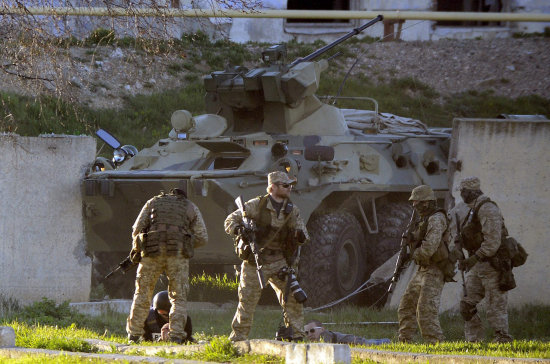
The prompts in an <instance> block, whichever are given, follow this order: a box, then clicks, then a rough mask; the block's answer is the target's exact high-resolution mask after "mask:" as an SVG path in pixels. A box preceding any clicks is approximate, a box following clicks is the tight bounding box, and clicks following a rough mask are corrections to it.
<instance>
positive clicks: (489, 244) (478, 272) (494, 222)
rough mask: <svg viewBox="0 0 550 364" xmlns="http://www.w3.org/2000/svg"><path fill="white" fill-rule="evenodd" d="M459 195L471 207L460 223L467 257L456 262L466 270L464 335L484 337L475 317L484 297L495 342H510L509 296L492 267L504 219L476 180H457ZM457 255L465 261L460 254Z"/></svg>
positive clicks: (462, 311)
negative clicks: (492, 259)
mask: <svg viewBox="0 0 550 364" xmlns="http://www.w3.org/2000/svg"><path fill="white" fill-rule="evenodd" d="M459 189H460V196H461V197H462V199H463V200H464V202H465V203H466V204H467V205H468V207H469V208H470V212H469V213H468V215H467V217H466V219H465V220H464V221H463V223H462V229H461V232H462V234H461V235H462V236H461V244H460V245H461V247H462V248H463V249H465V250H466V251H467V252H468V255H469V257H468V258H466V259H461V260H459V268H460V269H462V270H465V271H467V274H466V284H465V292H464V295H463V298H462V300H461V302H460V313H461V314H462V317H463V318H464V335H465V337H466V340H468V341H480V340H483V338H484V329H483V326H482V324H481V320H480V318H479V315H478V314H477V305H478V303H480V302H481V300H482V299H483V298H485V299H486V301H487V302H486V303H487V321H488V323H489V326H491V328H492V329H493V330H494V331H495V341H497V342H509V341H511V340H512V337H511V336H510V335H509V333H508V293H507V292H504V291H502V290H501V289H500V288H499V281H500V277H501V274H500V272H499V271H498V270H497V269H496V268H495V267H493V265H491V262H490V260H491V257H493V256H495V255H496V253H497V251H498V249H499V247H500V245H501V240H502V232H503V224H504V223H503V218H502V214H501V212H500V209H499V208H498V206H497V205H496V204H495V203H494V202H492V201H491V200H490V199H489V198H488V197H487V196H485V195H484V194H483V192H481V183H480V180H479V178H477V177H466V178H464V179H462V180H461V181H460V185H459ZM457 255H459V256H461V257H462V258H464V255H463V252H462V251H459V252H457Z"/></svg>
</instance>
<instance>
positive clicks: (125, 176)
mask: <svg viewBox="0 0 550 364" xmlns="http://www.w3.org/2000/svg"><path fill="white" fill-rule="evenodd" d="M321 53H322V52H321ZM321 53H320V52H316V53H315V54H317V55H318V54H321ZM285 55H286V53H285V49H284V47H282V46H276V47H271V48H269V49H268V50H266V51H265V52H264V53H263V59H264V62H265V65H264V66H263V67H259V68H256V69H252V70H250V71H249V70H247V69H245V68H243V67H235V68H233V69H228V70H226V71H221V72H214V73H212V74H211V75H209V76H206V77H205V80H204V81H205V88H206V91H207V94H206V110H207V112H208V113H207V114H204V115H198V116H195V117H192V116H191V114H190V113H189V112H187V111H184V110H180V111H176V112H175V113H174V114H173V115H172V120H171V122H172V126H173V129H172V131H171V132H170V135H169V136H168V138H166V139H162V140H159V141H158V142H156V143H155V144H154V145H153V146H151V147H150V148H146V149H143V150H141V151H139V152H137V153H135V152H134V150H133V149H132V148H130V146H122V147H121V146H120V143H119V142H118V141H117V140H116V139H115V138H114V137H112V136H110V135H109V134H108V133H106V132H105V131H101V133H98V136H100V137H101V138H102V139H103V140H104V141H106V142H107V143H108V144H109V145H111V146H112V147H113V148H114V149H115V158H114V160H113V162H111V161H108V160H106V159H105V158H99V159H98V160H96V161H95V163H94V165H93V166H92V167H91V168H90V171H89V173H88V174H87V176H86V178H85V179H84V181H83V184H82V192H83V200H84V216H85V221H86V233H87V243H88V249H89V250H90V252H91V254H92V255H93V257H94V265H93V266H94V281H95V283H101V282H102V279H101V277H103V276H104V275H105V274H106V273H107V272H108V270H109V269H112V268H113V266H116V263H117V262H118V261H120V260H122V259H123V258H124V257H125V256H126V255H127V254H128V251H129V249H130V234H131V226H132V224H133V222H134V220H135V218H136V217H137V215H138V213H139V211H140V209H141V207H142V206H143V204H144V203H145V201H147V200H148V199H149V198H151V197H152V196H154V195H156V194H158V193H159V191H160V190H164V191H169V190H170V189H171V188H175V187H178V188H181V189H183V190H185V191H186V193H187V195H188V198H189V199H190V200H192V201H193V202H194V203H196V204H197V206H198V207H199V208H200V210H201V212H202V214H203V216H204V218H205V222H206V226H207V228H208V235H209V244H208V245H207V246H206V247H203V248H201V249H197V250H196V252H195V257H194V258H193V259H192V261H191V264H192V265H193V264H195V265H197V264H201V265H202V264H205V265H225V266H228V267H231V266H232V265H234V264H238V263H239V260H238V258H237V256H236V255H235V253H234V248H233V241H232V240H231V238H230V237H229V236H228V235H227V234H226V233H225V232H224V230H223V221H224V219H225V218H226V216H227V215H228V214H229V213H231V212H232V211H234V210H235V209H236V205H235V203H234V200H235V198H236V197H237V196H243V198H244V199H245V200H247V199H250V198H253V197H256V196H259V195H263V194H265V193H266V187H267V175H268V173H269V172H271V171H275V170H282V171H286V172H287V173H289V174H290V175H293V176H295V177H296V178H297V184H296V186H295V188H294V189H293V192H292V197H291V199H292V201H293V202H294V204H295V205H297V206H298V207H299V208H300V211H301V214H302V217H303V219H304V221H306V222H307V227H308V231H309V233H310V236H311V242H310V243H309V244H308V245H306V246H304V248H303V249H302V252H301V257H300V262H299V276H298V278H299V281H300V285H301V286H302V288H304V290H305V291H306V292H307V295H308V297H309V298H308V302H307V303H306V304H307V305H309V306H317V305H320V304H323V303H326V302H329V301H331V300H333V299H337V298H340V297H342V296H344V295H346V294H349V293H350V292H352V291H353V290H354V289H355V288H356V287H358V286H359V285H360V284H361V283H363V282H364V280H365V278H366V277H367V276H368V274H369V273H370V272H371V271H372V270H374V269H375V268H377V267H378V266H379V265H381V264H382V263H384V262H385V261H386V260H387V259H388V258H390V257H391V256H392V255H393V254H394V253H395V252H396V251H397V250H398V245H399V241H400V237H401V233H402V229H403V227H404V225H406V223H407V221H408V218H409V216H410V212H411V207H410V205H409V203H408V201H407V199H408V197H409V194H410V191H411V190H412V189H413V188H414V187H415V186H417V185H420V184H428V185H430V186H431V187H432V188H433V189H434V191H436V194H437V196H438V198H443V197H444V194H445V193H446V191H447V175H446V170H447V155H448V145H449V140H450V132H449V130H435V129H428V128H427V127H426V126H425V125H424V124H422V123H421V122H419V121H417V120H411V119H406V118H400V117H397V116H395V115H391V114H381V113H379V112H378V111H377V110H374V111H369V110H351V109H339V108H337V107H335V106H333V105H330V104H327V103H323V102H321V101H320V99H319V98H318V97H317V96H316V95H315V91H316V90H317V88H318V86H319V80H320V74H321V72H322V71H323V70H325V69H326V68H327V67H328V63H327V61H326V60H321V61H318V62H317V61H313V60H312V57H309V56H308V57H305V58H303V59H299V60H297V61H295V62H293V63H292V64H290V65H287V64H286V63H285ZM119 279H122V280H119V281H117V280H116V279H115V280H114V281H111V282H110V283H105V284H106V286H107V287H106V288H107V292H108V293H109V294H110V295H111V296H121V295H126V296H129V295H130V294H131V292H132V290H133V283H132V282H131V281H132V280H133V277H131V275H127V277H126V278H119ZM123 280H125V281H124V282H123ZM120 287H125V288H124V289H123V290H122V291H121V290H120Z"/></svg>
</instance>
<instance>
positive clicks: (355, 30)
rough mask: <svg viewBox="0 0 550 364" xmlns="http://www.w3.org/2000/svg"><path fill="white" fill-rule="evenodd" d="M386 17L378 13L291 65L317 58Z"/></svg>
mask: <svg viewBox="0 0 550 364" xmlns="http://www.w3.org/2000/svg"><path fill="white" fill-rule="evenodd" d="M383 19H384V17H383V16H382V15H378V16H377V17H376V18H374V19H372V20H371V21H369V22H368V23H366V24H363V25H361V26H360V27H359V28H353V30H352V31H351V32H349V33H347V34H346V35H343V36H342V37H340V38H338V39H336V40H335V41H334V42H332V43H330V44H327V45H326V46H324V47H323V48H319V49H318V50H316V51H315V52H313V53H310V54H308V55H307V56H305V57H301V58H298V59H296V60H295V61H294V62H292V63H291V64H290V67H294V66H296V65H297V64H298V63H301V62H307V61H311V60H312V59H315V58H317V57H318V56H320V55H321V54H323V53H325V52H327V51H328V50H330V49H332V48H333V47H335V46H337V45H338V44H340V43H342V42H343V41H345V40H346V39H348V38H351V37H353V36H354V35H357V34H359V33H361V32H362V31H363V30H365V29H367V28H368V27H370V26H371V25H374V24H376V23H378V22H379V21H381V20H383Z"/></svg>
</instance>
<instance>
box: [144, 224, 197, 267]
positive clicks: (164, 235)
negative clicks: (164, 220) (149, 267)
mask: <svg viewBox="0 0 550 364" xmlns="http://www.w3.org/2000/svg"><path fill="white" fill-rule="evenodd" d="M153 228H154V230H151V231H149V232H148V233H147V235H146V236H147V238H146V240H145V243H144V244H143V249H142V251H143V256H148V257H154V256H158V255H159V254H160V247H161V246H163V245H164V246H165V248H166V255H171V256H174V255H178V253H179V252H181V255H182V256H183V257H184V258H187V259H190V258H192V257H193V255H194V254H195V251H194V237H193V235H191V234H188V233H186V232H185V230H184V229H183V228H181V227H179V226H176V225H167V224H158V225H157V226H154V227H153Z"/></svg>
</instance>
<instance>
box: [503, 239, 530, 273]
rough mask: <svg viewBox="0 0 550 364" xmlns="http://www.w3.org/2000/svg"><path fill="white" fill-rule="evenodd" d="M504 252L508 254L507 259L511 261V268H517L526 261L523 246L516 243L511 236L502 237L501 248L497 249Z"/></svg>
mask: <svg viewBox="0 0 550 364" xmlns="http://www.w3.org/2000/svg"><path fill="white" fill-rule="evenodd" d="M500 249H503V250H505V251H506V252H507V253H508V257H509V259H510V261H511V264H512V267H513V268H515V267H519V266H521V265H523V264H525V262H526V261H527V256H528V255H529V254H527V252H526V251H525V249H524V248H523V246H522V245H521V244H520V243H518V241H517V240H516V239H514V238H513V237H511V236H507V237H503V238H502V243H501V247H500V248H499V250H500Z"/></svg>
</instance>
